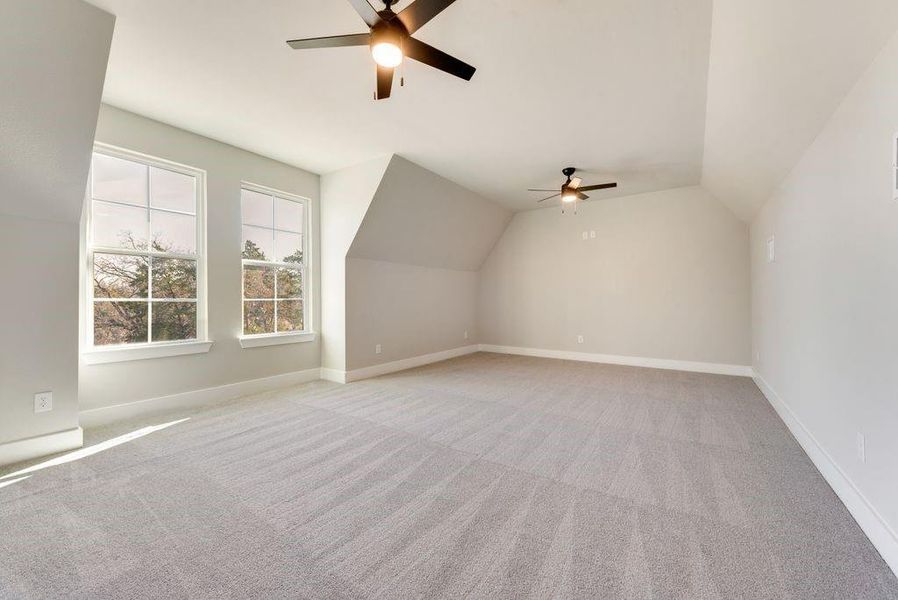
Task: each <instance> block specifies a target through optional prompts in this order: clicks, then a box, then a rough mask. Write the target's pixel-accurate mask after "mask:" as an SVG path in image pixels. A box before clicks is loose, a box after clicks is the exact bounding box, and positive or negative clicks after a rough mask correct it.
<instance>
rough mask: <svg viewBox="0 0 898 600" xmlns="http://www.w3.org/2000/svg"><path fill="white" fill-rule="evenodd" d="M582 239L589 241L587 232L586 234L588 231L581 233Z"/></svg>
mask: <svg viewBox="0 0 898 600" xmlns="http://www.w3.org/2000/svg"><path fill="white" fill-rule="evenodd" d="M583 239H584V240H588V239H589V232H588V231H584V232H583Z"/></svg>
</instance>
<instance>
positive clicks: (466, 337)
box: [465, 329, 468, 339]
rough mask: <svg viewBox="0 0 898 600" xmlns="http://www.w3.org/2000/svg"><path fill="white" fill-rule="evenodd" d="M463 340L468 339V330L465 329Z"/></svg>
mask: <svg viewBox="0 0 898 600" xmlns="http://www.w3.org/2000/svg"><path fill="white" fill-rule="evenodd" d="M465 339H468V330H467V329H465Z"/></svg>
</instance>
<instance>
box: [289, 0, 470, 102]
mask: <svg viewBox="0 0 898 600" xmlns="http://www.w3.org/2000/svg"><path fill="white" fill-rule="evenodd" d="M453 2H455V0H415V2H414V3H413V4H411V5H409V6H408V7H406V8H404V9H403V10H401V11H399V13H395V12H393V9H392V8H391V6H392V5H393V4H396V0H383V3H384V5H386V8H384V10H381V11H376V10H374V8H373V7H372V6H371V5H370V4H368V2H367V0H349V3H350V4H352V7H353V8H354V9H355V10H356V12H357V13H359V16H360V17H362V20H363V21H365V23H366V24H367V25H368V27H369V28H370V29H371V31H369V32H368V33H352V34H349V35H334V36H329V37H317V38H309V39H305V40H289V41H287V44H289V45H290V47H291V48H293V49H294V50H305V49H308V48H337V47H340V46H370V48H371V56H372V57H373V58H374V62H376V63H377V91H376V92H375V93H374V99H375V100H383V99H384V98H389V97H390V90H391V89H392V87H393V70H394V69H395V68H396V67H398V66H399V65H400V64H401V63H402V59H403V58H404V57H406V56H407V57H408V58H412V59H414V60H417V61H418V62H422V63H424V64H425V65H430V66H431V67H434V68H436V69H439V70H441V71H445V72H446V73H449V74H450V75H455V76H456V77H461V78H462V79H464V80H465V81H470V80H471V78H472V77H473V76H474V71H475V70H476V69H475V68H474V67H472V66H471V65H469V64H467V63H464V62H462V61H460V60H458V59H457V58H455V57H453V56H450V55H448V54H446V53H445V52H443V51H441V50H437V49H436V48H434V47H433V46H428V45H427V44H425V43H424V42H421V41H418V40H416V39H415V38H413V37H412V34H413V33H415V32H416V31H417V30H418V29H420V28H421V27H422V26H424V24H426V23H427V22H428V21H430V20H431V19H433V18H434V17H435V16H437V15H438V14H440V13H441V12H443V10H444V9H445V8H447V7H448V6H449V5H450V4H452V3H453ZM400 83H401V84H404V81H403V82H400Z"/></svg>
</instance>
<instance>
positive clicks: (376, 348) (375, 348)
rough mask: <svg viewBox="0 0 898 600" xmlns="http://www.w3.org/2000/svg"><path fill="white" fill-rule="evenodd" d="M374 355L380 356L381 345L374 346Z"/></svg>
mask: <svg viewBox="0 0 898 600" xmlns="http://www.w3.org/2000/svg"><path fill="white" fill-rule="evenodd" d="M374 353H375V354H380V344H377V345H376V346H374Z"/></svg>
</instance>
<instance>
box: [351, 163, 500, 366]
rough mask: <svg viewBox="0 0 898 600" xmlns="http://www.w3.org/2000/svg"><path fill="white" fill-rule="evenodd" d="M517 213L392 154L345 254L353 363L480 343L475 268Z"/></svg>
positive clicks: (391, 358) (391, 359) (405, 356)
mask: <svg viewBox="0 0 898 600" xmlns="http://www.w3.org/2000/svg"><path fill="white" fill-rule="evenodd" d="M510 219H511V212H510V211H509V210H507V209H505V208H502V207H500V206H498V205H497V204H494V203H493V202H490V201H489V200H486V199H484V198H482V197H481V196H479V195H477V194H475V193H474V192H471V191H470V190H467V189H465V188H463V187H461V186H460V185H458V184H456V183H453V182H452V181H449V180H448V179H445V178H443V177H440V176H439V175H437V174H436V173H433V172H431V171H429V170H427V169H425V168H423V167H420V166H418V165H416V164H415V163H413V162H411V161H409V160H406V159H404V158H402V157H400V156H394V157H393V158H392V159H391V160H390V163H389V166H388V168H387V170H386V173H384V175H383V178H382V179H381V181H380V184H379V185H378V187H377V192H376V193H375V194H374V197H373V199H372V201H371V204H370V206H369V207H368V209H367V211H366V214H365V216H364V220H363V221H362V223H361V226H360V227H359V229H358V232H357V234H356V236H355V239H354V241H353V242H352V245H351V247H350V248H349V252H348V258H347V260H346V310H345V314H346V338H345V339H346V369H347V370H352V369H359V368H362V367H369V366H373V365H377V364H381V363H386V362H392V361H395V360H400V359H404V358H411V357H415V356H421V355H424V354H431V353H434V352H440V351H443V350H450V349H453V348H458V347H460V346H466V345H469V344H473V343H476V339H477V332H476V313H477V279H478V278H477V271H478V270H479V269H480V266H481V264H482V263H483V261H484V260H485V259H486V257H487V255H488V254H489V252H490V249H491V248H492V247H493V246H494V245H495V243H496V240H498V239H499V237H500V236H501V235H502V231H503V230H504V229H505V227H506V225H507V224H508V222H509V220H510ZM465 331H467V332H468V338H467V339H465ZM377 344H381V347H382V353H381V354H376V353H375V345H377Z"/></svg>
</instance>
